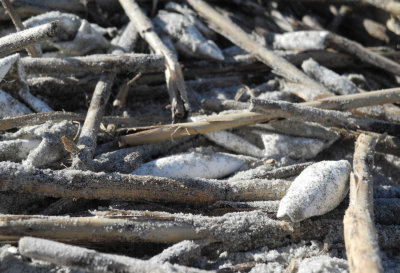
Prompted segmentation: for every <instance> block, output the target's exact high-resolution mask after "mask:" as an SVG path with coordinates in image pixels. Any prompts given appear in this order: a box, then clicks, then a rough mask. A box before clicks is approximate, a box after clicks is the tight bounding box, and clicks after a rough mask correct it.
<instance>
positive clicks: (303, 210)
mask: <svg viewBox="0 0 400 273" xmlns="http://www.w3.org/2000/svg"><path fill="white" fill-rule="evenodd" d="M350 171H351V165H350V163H349V162H348V161H347V160H339V161H321V162H318V163H315V164H313V165H311V166H309V167H307V168H306V169H305V170H304V171H303V172H301V174H300V175H299V176H298V177H297V178H296V179H295V180H294V181H293V183H292V185H291V186H290V187H289V189H288V191H287V192H286V195H285V196H284V197H283V198H282V200H281V202H280V203H279V209H278V213H277V217H278V218H287V217H289V218H290V220H291V221H292V222H299V221H302V220H304V219H306V218H309V217H312V216H316V215H323V214H325V213H327V212H329V211H331V210H333V209H334V208H336V207H337V206H338V205H339V204H340V202H342V200H343V199H344V197H345V196H346V194H347V192H348V189H349V187H348V180H349V175H350Z"/></svg>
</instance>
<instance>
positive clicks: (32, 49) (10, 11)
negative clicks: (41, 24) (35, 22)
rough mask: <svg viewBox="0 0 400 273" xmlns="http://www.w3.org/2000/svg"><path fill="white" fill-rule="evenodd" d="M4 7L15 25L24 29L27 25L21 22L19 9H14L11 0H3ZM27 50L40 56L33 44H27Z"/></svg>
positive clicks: (35, 55)
mask: <svg viewBox="0 0 400 273" xmlns="http://www.w3.org/2000/svg"><path fill="white" fill-rule="evenodd" d="M1 3H2V4H3V7H4V9H5V10H6V11H7V13H8V15H9V16H10V18H11V20H12V22H13V23H14V25H15V28H16V29H17V31H21V30H24V29H25V27H24V25H23V24H22V22H21V18H20V17H19V16H18V13H17V11H16V10H15V9H14V7H13V5H12V4H11V3H10V1H9V0H1ZM26 51H27V52H28V53H29V55H31V57H39V56H40V55H41V54H40V52H38V50H37V49H36V48H35V46H33V45H27V46H26Z"/></svg>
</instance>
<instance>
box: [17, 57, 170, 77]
mask: <svg viewBox="0 0 400 273" xmlns="http://www.w3.org/2000/svg"><path fill="white" fill-rule="evenodd" d="M21 62H22V64H23V66H24V69H25V71H26V72H27V73H30V74H62V75H65V74H77V73H81V72H94V73H103V72H114V73H119V72H121V71H124V72H138V71H143V72H158V71H163V69H164V67H165V63H164V57H163V56H162V55H155V54H133V53H131V54H121V55H113V54H97V55H89V56H82V57H63V58H29V57H27V58H22V59H21Z"/></svg>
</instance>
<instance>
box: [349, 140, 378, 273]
mask: <svg viewBox="0 0 400 273" xmlns="http://www.w3.org/2000/svg"><path fill="white" fill-rule="evenodd" d="M375 143H376V140H375V139H374V138H373V137H371V136H368V135H365V134H362V135H360V136H359V137H358V138H357V142H356V148H355V152H354V159H353V173H352V174H351V176H350V205H349V208H348V209H347V211H346V214H345V216H344V219H343V224H344V236H345V243H346V251H347V259H348V261H349V267H350V272H364V271H365V268H368V272H383V268H382V262H381V260H380V257H379V247H378V240H377V234H376V231H375V227H374V210H373V204H374V203H373V178H372V175H371V173H370V169H371V168H372V165H373V154H374V146H375Z"/></svg>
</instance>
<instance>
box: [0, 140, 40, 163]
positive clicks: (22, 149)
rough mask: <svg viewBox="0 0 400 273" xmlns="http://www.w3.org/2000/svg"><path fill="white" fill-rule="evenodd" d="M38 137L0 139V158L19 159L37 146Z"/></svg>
mask: <svg viewBox="0 0 400 273" xmlns="http://www.w3.org/2000/svg"><path fill="white" fill-rule="evenodd" d="M39 144H40V140H38V139H16V140H5V141H0V160H9V161H20V160H22V159H25V158H26V157H27V156H28V154H29V152H30V151H31V150H33V149H35V148H36V147H37V146H39Z"/></svg>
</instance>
